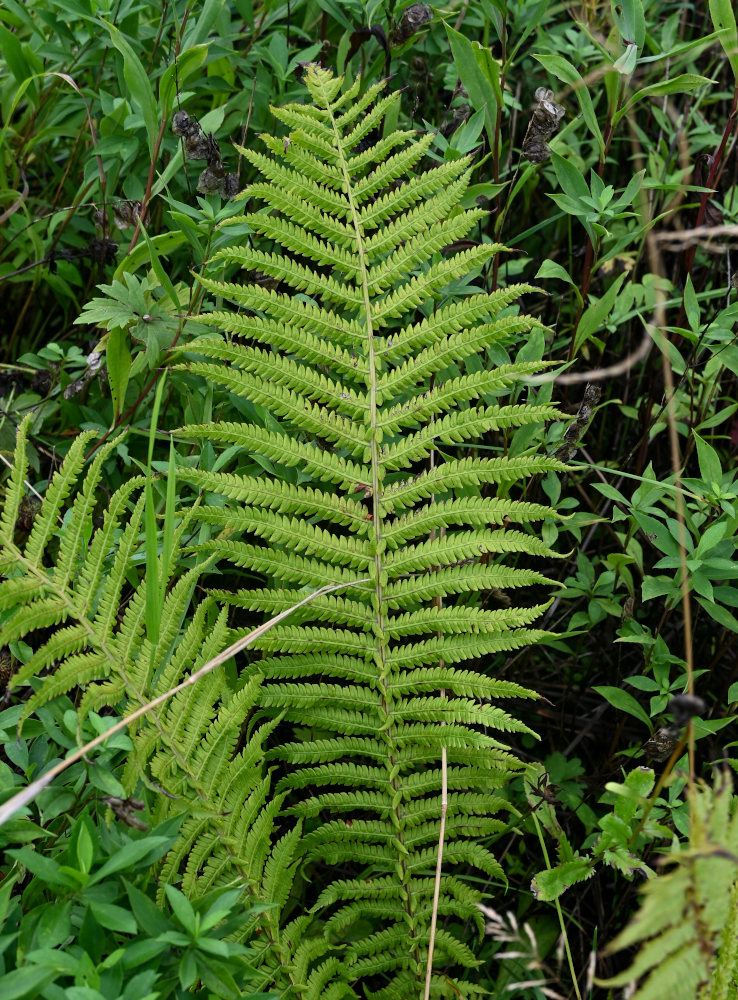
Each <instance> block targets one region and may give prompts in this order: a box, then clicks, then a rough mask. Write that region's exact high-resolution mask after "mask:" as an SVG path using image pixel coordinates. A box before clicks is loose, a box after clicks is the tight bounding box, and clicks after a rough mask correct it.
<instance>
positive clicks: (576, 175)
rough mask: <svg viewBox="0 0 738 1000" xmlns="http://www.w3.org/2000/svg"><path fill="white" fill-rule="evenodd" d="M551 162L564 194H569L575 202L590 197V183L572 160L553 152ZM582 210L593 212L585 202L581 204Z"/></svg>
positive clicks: (583, 211)
mask: <svg viewBox="0 0 738 1000" xmlns="http://www.w3.org/2000/svg"><path fill="white" fill-rule="evenodd" d="M551 162H552V163H553V168H554V171H555V173H556V179H557V180H558V182H559V184H560V185H561V190H562V191H563V192H564V194H566V195H568V196H569V198H571V199H572V201H574V202H580V200H581V199H582V198H589V197H590V190H589V185H588V184H587V182H586V180H585V179H584V177H582V172H581V170H578V169H577V167H575V166H574V164H573V163H572V162H571V161H570V160H565V159H564V157H563V156H560V155H559V154H558V153H552V154H551ZM581 211H582V213H586V212H591V211H592V209H591V208H590V207H589V206H588V205H587V204H586V202H585V203H583V204H582V206H581Z"/></svg>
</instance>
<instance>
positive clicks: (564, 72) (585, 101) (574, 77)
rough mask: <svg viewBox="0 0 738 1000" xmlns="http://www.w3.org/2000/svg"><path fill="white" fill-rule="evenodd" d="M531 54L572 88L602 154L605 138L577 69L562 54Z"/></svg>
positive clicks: (585, 85) (590, 98)
mask: <svg viewBox="0 0 738 1000" xmlns="http://www.w3.org/2000/svg"><path fill="white" fill-rule="evenodd" d="M531 54H532V56H533V58H534V59H537V60H538V62H539V63H540V64H541V66H543V68H544V69H546V70H548V72H549V73H550V74H551V75H552V76H555V77H556V79H557V80H561V82H562V83H567V84H569V86H570V87H573V88H574V93H575V94H576V98H577V101H578V102H579V108H580V110H581V112H582V118H584V121H585V122H586V125H587V128H588V129H589V131H590V132H591V133H592V135H593V136H594V138H595V139H596V140H597V147H598V149H599V151H600V155H602V154H603V153H604V152H605V140H604V139H603V137H602V132H601V130H600V124H599V122H598V121H597V115H596V114H595V110H594V105H593V104H592V96H591V94H590V92H589V88H588V87H587V84H586V83H585V82H584V80H583V79H582V77H581V74H580V73H579V70H577V69H576V68H575V67H574V66H573V65H572V64H571V63H570V62H569V60H568V59H565V58H564V56H560V55H554V54H548V53H545V54H544V53H537V52H533V53H531Z"/></svg>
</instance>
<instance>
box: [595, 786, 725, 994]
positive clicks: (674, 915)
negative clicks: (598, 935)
mask: <svg viewBox="0 0 738 1000" xmlns="http://www.w3.org/2000/svg"><path fill="white" fill-rule="evenodd" d="M689 802H690V813H691V830H690V837H689V846H688V847H686V848H684V849H682V850H680V851H677V852H675V853H674V854H670V855H669V856H668V857H666V858H664V859H663V863H664V864H673V865H674V867H673V868H672V869H671V871H669V872H668V873H666V874H664V875H659V876H657V877H656V878H654V879H652V880H651V881H649V882H647V883H646V884H645V886H644V888H643V891H642V903H641V908H640V910H639V912H638V913H637V914H636V916H635V917H634V918H633V920H632V921H631V923H630V924H629V925H628V926H627V927H626V928H625V930H623V931H622V932H621V933H620V934H619V935H618V937H617V938H616V939H615V940H614V941H613V942H612V943H611V944H610V945H609V947H608V949H607V950H608V952H615V951H620V950H621V949H623V948H628V947H631V946H633V945H635V944H639V945H640V952H639V954H638V956H637V957H636V959H635V961H634V962H633V964H632V966H631V967H630V968H629V969H627V970H626V971H625V972H623V973H621V974H620V975H618V976H615V977H613V978H612V979H610V980H607V981H606V982H603V983H602V985H604V986H610V987H616V986H625V985H628V984H632V983H635V982H636V981H637V980H642V982H641V984H640V985H639V987H638V989H637V990H636V991H635V993H633V994H632V997H633V1000H660V998H661V997H664V996H669V997H672V998H673V1000H695V998H696V997H699V998H700V1000H731V998H734V997H735V996H736V987H737V985H738V983H737V982H736V971H737V970H738V950H737V948H736V931H737V929H738V882H737V881H736V878H737V877H738V807H737V806H738V803H737V801H736V797H735V796H734V795H733V794H732V785H731V782H730V778H729V777H728V775H727V773H726V774H724V775H722V776H721V775H718V776H717V777H716V780H715V787H714V788H710V787H709V786H707V785H702V786H698V787H696V788H694V789H692V790H691V791H690V793H689ZM629 995H631V994H629Z"/></svg>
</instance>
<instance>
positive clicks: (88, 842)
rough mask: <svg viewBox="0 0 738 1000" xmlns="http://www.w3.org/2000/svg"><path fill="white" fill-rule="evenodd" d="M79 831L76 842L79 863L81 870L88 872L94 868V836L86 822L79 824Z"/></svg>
mask: <svg viewBox="0 0 738 1000" xmlns="http://www.w3.org/2000/svg"><path fill="white" fill-rule="evenodd" d="M78 831H79V832H78V833H77V844H76V854H77V864H78V866H79V870H80V871H81V872H84V873H85V874H87V872H89V870H90V869H91V868H92V858H93V853H94V852H93V847H92V837H91V836H90V831H89V830H88V829H87V825H86V823H84V822H82V823H80V824H79V826H78Z"/></svg>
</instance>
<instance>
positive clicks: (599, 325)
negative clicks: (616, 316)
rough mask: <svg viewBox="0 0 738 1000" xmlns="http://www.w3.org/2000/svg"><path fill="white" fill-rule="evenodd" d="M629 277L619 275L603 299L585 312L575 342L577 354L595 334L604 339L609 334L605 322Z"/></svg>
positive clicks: (588, 307)
mask: <svg viewBox="0 0 738 1000" xmlns="http://www.w3.org/2000/svg"><path fill="white" fill-rule="evenodd" d="M627 277H628V274H627V272H623V274H619V275H618V276H617V278H616V279H615V281H613V283H612V284H611V285H610V287H609V288H608V289H607V291H606V292H605V294H604V295H603V296H602V298H601V299H598V301H597V302H594V303H593V304H592V305H591V306H587V308H586V309H585V310H584V312H583V313H582V318H581V319H580V320H579V326H578V327H577V335H576V339H575V341H574V353H575V354H576V353H577V352H578V351H579V349H580V348H581V346H582V344H585V343H586V342H587V341H588V340H589V339H590V337H592V336H594V335H595V334H596V335H597V336H598V337H603V336H604V335H605V334H606V333H607V331H606V330H605V329H604V327H605V321H606V320H607V318H608V316H609V315H610V313H611V312H612V310H613V308H614V306H615V300H616V299H617V297H618V295H619V293H620V289H621V288H622V287H623V283H624V281H625V279H626V278H627Z"/></svg>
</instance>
